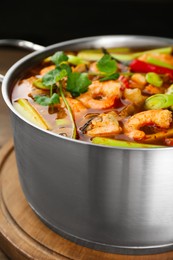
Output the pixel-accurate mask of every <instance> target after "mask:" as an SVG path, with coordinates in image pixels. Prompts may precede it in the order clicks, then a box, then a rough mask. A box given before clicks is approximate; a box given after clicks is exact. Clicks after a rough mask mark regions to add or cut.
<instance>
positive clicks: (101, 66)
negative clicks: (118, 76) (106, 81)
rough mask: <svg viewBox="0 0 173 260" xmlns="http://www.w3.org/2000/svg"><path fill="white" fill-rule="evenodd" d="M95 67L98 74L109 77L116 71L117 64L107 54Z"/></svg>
mask: <svg viewBox="0 0 173 260" xmlns="http://www.w3.org/2000/svg"><path fill="white" fill-rule="evenodd" d="M96 66H97V68H98V70H99V71H100V72H102V73H104V74H106V75H111V74H113V73H115V72H116V71H117V63H116V61H115V60H114V59H112V57H111V56H110V55H109V54H104V55H103V57H102V58H101V59H100V60H99V61H98V62H97V65H96Z"/></svg>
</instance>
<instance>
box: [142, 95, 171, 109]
mask: <svg viewBox="0 0 173 260" xmlns="http://www.w3.org/2000/svg"><path fill="white" fill-rule="evenodd" d="M172 105H173V95H170V94H155V95H152V96H150V97H148V98H147V99H146V100H145V108H146V109H161V108H168V107H170V106H172Z"/></svg>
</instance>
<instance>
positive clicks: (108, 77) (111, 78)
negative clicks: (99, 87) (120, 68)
mask: <svg viewBox="0 0 173 260" xmlns="http://www.w3.org/2000/svg"><path fill="white" fill-rule="evenodd" d="M119 76H120V74H119V73H113V74H111V75H110V76H106V77H103V78H101V79H100V81H107V80H116V79H118V78H119Z"/></svg>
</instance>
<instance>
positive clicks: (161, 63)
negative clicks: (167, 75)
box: [147, 57, 173, 70]
mask: <svg viewBox="0 0 173 260" xmlns="http://www.w3.org/2000/svg"><path fill="white" fill-rule="evenodd" d="M147 62H148V63H151V64H153V65H157V66H160V67H165V68H169V69H172V70H173V66H172V65H171V64H169V63H167V62H165V61H162V60H159V59H156V58H153V57H148V58H147Z"/></svg>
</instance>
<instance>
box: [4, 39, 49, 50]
mask: <svg viewBox="0 0 173 260" xmlns="http://www.w3.org/2000/svg"><path fill="white" fill-rule="evenodd" d="M0 46H13V47H19V48H23V49H26V50H31V51H38V50H42V49H44V47H43V46H41V45H39V44H35V43H33V42H29V41H25V40H20V39H2V40H0Z"/></svg>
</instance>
